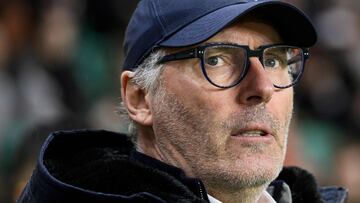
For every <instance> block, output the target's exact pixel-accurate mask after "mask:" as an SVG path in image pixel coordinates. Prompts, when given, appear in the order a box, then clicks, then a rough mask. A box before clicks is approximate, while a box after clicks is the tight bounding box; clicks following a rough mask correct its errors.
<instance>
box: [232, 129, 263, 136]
mask: <svg viewBox="0 0 360 203" xmlns="http://www.w3.org/2000/svg"><path fill="white" fill-rule="evenodd" d="M267 134H269V133H267V132H265V131H262V130H248V131H242V132H240V133H239V134H235V135H233V136H242V137H262V136H266V135H267Z"/></svg>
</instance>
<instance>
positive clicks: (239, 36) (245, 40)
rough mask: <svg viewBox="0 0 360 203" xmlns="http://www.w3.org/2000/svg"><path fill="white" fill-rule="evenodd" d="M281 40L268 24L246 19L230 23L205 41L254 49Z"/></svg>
mask: <svg viewBox="0 0 360 203" xmlns="http://www.w3.org/2000/svg"><path fill="white" fill-rule="evenodd" d="M281 41H282V40H281V39H280V35H279V34H278V32H277V31H276V30H275V29H274V28H273V27H272V26H270V25H269V24H266V23H262V22H256V21H246V22H237V23H235V24H232V25H230V26H229V27H227V28H225V29H224V30H222V31H221V32H219V33H218V34H216V35H215V36H214V37H212V38H210V39H209V40H207V41H206V43H211V42H225V43H235V44H241V45H248V46H249V47H250V48H252V49H256V48H258V47H259V46H263V45H269V44H275V43H280V42H281Z"/></svg>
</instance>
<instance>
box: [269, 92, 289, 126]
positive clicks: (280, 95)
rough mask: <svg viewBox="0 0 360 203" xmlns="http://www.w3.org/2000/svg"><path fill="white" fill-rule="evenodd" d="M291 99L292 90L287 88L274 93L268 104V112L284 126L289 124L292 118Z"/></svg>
mask: <svg viewBox="0 0 360 203" xmlns="http://www.w3.org/2000/svg"><path fill="white" fill-rule="evenodd" d="M293 97H294V93H293V89H292V88H288V89H284V90H280V91H277V92H275V93H274V95H273V97H272V99H271V100H270V102H269V103H268V110H269V111H271V112H272V113H273V114H274V115H276V116H277V118H278V119H279V120H280V121H283V123H284V125H288V124H289V122H290V119H291V116H292V112H293ZM284 127H286V126H284ZM285 130H286V129H285Z"/></svg>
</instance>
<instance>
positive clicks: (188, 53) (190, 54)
mask: <svg viewBox="0 0 360 203" xmlns="http://www.w3.org/2000/svg"><path fill="white" fill-rule="evenodd" d="M197 52H198V51H197V49H191V50H185V51H181V52H177V53H175V54H169V55H166V56H164V57H162V58H161V59H160V60H159V61H158V62H157V63H158V64H161V63H165V62H168V61H176V60H182V59H190V58H196V57H197Z"/></svg>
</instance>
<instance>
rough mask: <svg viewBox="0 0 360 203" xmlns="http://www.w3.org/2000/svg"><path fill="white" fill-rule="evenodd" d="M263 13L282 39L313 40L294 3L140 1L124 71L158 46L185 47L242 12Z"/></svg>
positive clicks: (302, 43) (130, 31)
mask: <svg viewBox="0 0 360 203" xmlns="http://www.w3.org/2000/svg"><path fill="white" fill-rule="evenodd" d="M250 13H251V14H255V15H261V16H262V18H264V19H265V20H266V21H267V22H270V23H271V24H272V25H273V26H274V28H275V29H276V30H277V31H278V32H279V33H280V35H281V36H282V38H283V40H284V42H285V43H287V44H289V45H296V46H301V47H310V46H312V45H314V44H315V42H316V40H317V35H316V31H315V28H314V26H313V24H312V22H311V21H310V19H309V18H308V17H307V16H306V15H305V14H304V13H303V12H302V11H301V10H299V9H298V8H296V7H295V6H293V5H291V4H289V3H285V2H281V1H274V0H141V1H140V2H139V4H138V5H137V8H136V9H135V11H134V13H133V15H132V17H131V19H130V22H129V24H128V27H127V29H126V33H125V41H124V51H125V61H124V65H123V70H134V69H136V67H137V66H138V65H139V64H140V63H141V62H142V61H143V60H144V58H145V57H146V56H148V55H149V54H150V52H151V51H152V50H154V49H156V48H158V47H184V46H190V45H195V44H198V43H201V42H203V41H206V40H207V39H209V38H211V37H212V36H214V35H215V34H216V33H218V32H219V31H221V30H222V29H223V28H224V27H226V26H227V25H229V24H231V23H232V22H234V21H235V20H237V19H238V18H240V17H243V16H244V15H246V14H250Z"/></svg>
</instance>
